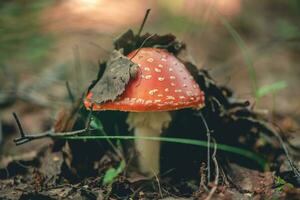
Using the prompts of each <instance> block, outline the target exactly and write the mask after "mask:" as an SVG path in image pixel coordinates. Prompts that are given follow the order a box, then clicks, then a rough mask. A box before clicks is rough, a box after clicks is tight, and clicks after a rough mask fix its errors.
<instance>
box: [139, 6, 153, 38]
mask: <svg viewBox="0 0 300 200" xmlns="http://www.w3.org/2000/svg"><path fill="white" fill-rule="evenodd" d="M150 11H151V9H149V8H148V9H147V11H146V14H145V17H144V19H143V22H142V24H141V26H140V29H139V32H138V34H137V36H140V35H141V33H142V31H143V28H144V26H145V23H146V21H147V18H148V15H149V13H150Z"/></svg>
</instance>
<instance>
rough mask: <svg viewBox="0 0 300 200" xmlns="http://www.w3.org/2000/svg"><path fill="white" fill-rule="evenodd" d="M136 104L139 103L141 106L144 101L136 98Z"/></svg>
mask: <svg viewBox="0 0 300 200" xmlns="http://www.w3.org/2000/svg"><path fill="white" fill-rule="evenodd" d="M136 103H141V104H143V103H144V99H141V98H138V99H137V100H136Z"/></svg>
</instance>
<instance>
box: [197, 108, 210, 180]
mask: <svg viewBox="0 0 300 200" xmlns="http://www.w3.org/2000/svg"><path fill="white" fill-rule="evenodd" d="M199 116H200V117H201V119H202V121H203V124H204V126H205V129H206V136H207V182H208V183H209V182H210V141H211V138H210V130H209V128H208V125H207V123H206V121H205V118H204V117H203V115H202V112H199Z"/></svg>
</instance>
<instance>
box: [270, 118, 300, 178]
mask: <svg viewBox="0 0 300 200" xmlns="http://www.w3.org/2000/svg"><path fill="white" fill-rule="evenodd" d="M273 125H274V126H275V127H277V128H278V129H279V130H280V132H283V131H282V129H281V128H280V127H279V126H278V125H276V124H273ZM273 134H274V135H275V137H277V139H278V140H279V143H280V145H281V147H282V149H283V151H284V153H285V156H286V158H287V160H288V162H289V164H290V167H291V168H292V171H293V173H294V174H295V175H296V176H297V177H298V179H299V180H300V170H299V169H298V167H297V166H296V165H295V163H294V162H293V160H292V158H291V156H290V153H289V151H288V149H287V147H286V145H285V143H284V141H283V139H282V138H281V136H280V135H279V134H278V133H277V132H275V131H274V133H273Z"/></svg>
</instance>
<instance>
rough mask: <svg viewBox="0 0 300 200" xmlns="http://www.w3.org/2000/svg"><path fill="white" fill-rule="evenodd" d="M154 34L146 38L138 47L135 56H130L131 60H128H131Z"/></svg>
mask: <svg viewBox="0 0 300 200" xmlns="http://www.w3.org/2000/svg"><path fill="white" fill-rule="evenodd" d="M154 35H155V34H152V35H150V36H148V37H147V38H146V39H145V40H144V41H143V42H142V44H141V45H140V47H139V48H138V49H137V51H136V52H135V54H133V56H131V58H129V60H132V59H133V58H134V57H135V56H136V55H137V54H138V53H139V51H140V50H141V48H142V47H143V46H144V45H145V43H146V42H147V41H148V40H149V39H150V38H152V37H153V36H154Z"/></svg>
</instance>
